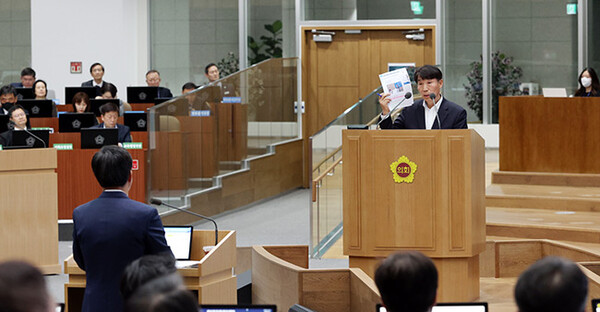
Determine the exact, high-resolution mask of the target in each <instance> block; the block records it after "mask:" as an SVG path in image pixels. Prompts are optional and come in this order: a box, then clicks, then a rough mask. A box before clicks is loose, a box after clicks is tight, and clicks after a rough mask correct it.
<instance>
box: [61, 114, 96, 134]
mask: <svg viewBox="0 0 600 312" xmlns="http://www.w3.org/2000/svg"><path fill="white" fill-rule="evenodd" d="M97 122H98V121H97V119H96V115H94V113H63V114H59V115H58V132H80V131H81V129H83V128H89V127H91V126H93V125H95V124H96V123H97Z"/></svg>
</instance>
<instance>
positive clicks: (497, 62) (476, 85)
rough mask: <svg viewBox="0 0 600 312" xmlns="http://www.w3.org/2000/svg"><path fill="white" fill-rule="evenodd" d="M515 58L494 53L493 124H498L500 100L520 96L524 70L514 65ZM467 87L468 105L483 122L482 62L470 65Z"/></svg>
mask: <svg viewBox="0 0 600 312" xmlns="http://www.w3.org/2000/svg"><path fill="white" fill-rule="evenodd" d="M512 62H513V58H512V57H510V56H506V54H504V53H502V52H500V51H496V52H493V53H492V122H493V123H497V122H498V98H499V97H500V96H505V95H520V94H521V91H520V90H519V84H520V83H521V81H520V79H521V77H522V76H523V70H522V69H521V67H519V66H515V65H513V64H512ZM470 66H471V70H470V71H469V72H468V73H467V79H468V81H469V84H468V85H463V86H464V87H465V91H466V92H465V96H466V97H467V100H468V101H467V104H468V105H469V107H470V108H471V109H472V110H474V111H475V113H476V114H477V116H478V117H479V120H483V65H482V57H481V56H480V60H479V61H476V62H473V63H471V64H470Z"/></svg>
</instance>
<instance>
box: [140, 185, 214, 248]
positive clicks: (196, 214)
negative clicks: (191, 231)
mask: <svg viewBox="0 0 600 312" xmlns="http://www.w3.org/2000/svg"><path fill="white" fill-rule="evenodd" d="M150 203H151V204H153V205H158V206H161V205H165V206H167V207H169V208H173V209H175V210H179V211H181V212H185V213H189V214H191V215H193V216H196V217H199V218H202V219H206V220H208V221H210V222H212V223H213V224H214V225H215V246H217V245H218V244H219V229H218V228H217V222H215V219H213V218H209V217H207V216H203V215H201V214H199V213H195V212H192V211H187V210H185V209H181V208H179V207H177V206H173V205H170V204H167V203H163V201H162V200H160V199H158V198H154V197H152V198H150Z"/></svg>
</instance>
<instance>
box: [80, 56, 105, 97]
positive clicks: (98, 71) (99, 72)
mask: <svg viewBox="0 0 600 312" xmlns="http://www.w3.org/2000/svg"><path fill="white" fill-rule="evenodd" d="M90 74H91V75H92V78H94V79H92V80H88V81H85V82H82V83H81V86H82V87H95V88H96V96H101V95H102V93H101V92H100V88H102V86H104V83H105V81H104V80H102V78H103V77H104V66H102V64H100V63H94V64H92V66H90Z"/></svg>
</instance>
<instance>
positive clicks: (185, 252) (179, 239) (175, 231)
mask: <svg viewBox="0 0 600 312" xmlns="http://www.w3.org/2000/svg"><path fill="white" fill-rule="evenodd" d="M164 228H165V238H166V239H167V245H169V247H171V251H172V252H173V255H174V256H175V259H177V260H190V256H191V254H192V234H193V233H194V228H193V227H192V226H165V227H164Z"/></svg>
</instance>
